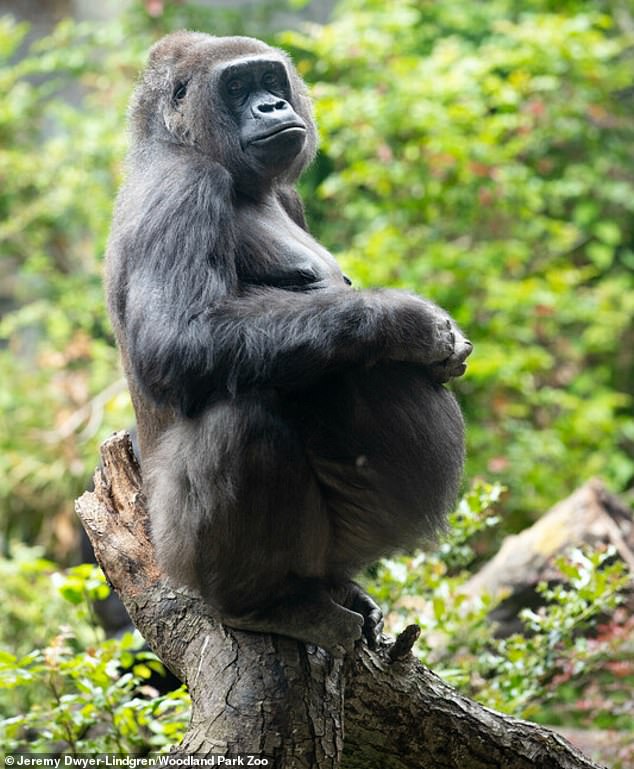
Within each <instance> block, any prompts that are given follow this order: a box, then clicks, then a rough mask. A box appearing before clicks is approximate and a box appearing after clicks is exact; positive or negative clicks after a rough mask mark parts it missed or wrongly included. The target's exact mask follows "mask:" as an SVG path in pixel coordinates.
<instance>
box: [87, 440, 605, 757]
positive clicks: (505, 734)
mask: <svg viewBox="0 0 634 769" xmlns="http://www.w3.org/2000/svg"><path fill="white" fill-rule="evenodd" d="M102 460H103V469H102V470H98V471H97V473H96V474H95V490H94V491H93V492H86V493H85V494H84V495H83V496H82V497H81V498H80V499H79V500H77V512H78V514H79V516H80V518H81V520H82V522H83V524H84V527H85V528H86V531H87V533H88V536H89V537H90V540H91V542H92V544H93V547H94V550H95V554H96V556H97V560H98V562H99V564H100V565H101V567H102V568H103V570H104V572H105V573H106V575H107V578H108V580H109V581H110V583H111V584H112V586H113V587H114V588H115V589H116V590H117V592H118V593H119V595H120V596H121V599H122V600H123V602H124V604H125V606H126V608H127V610H128V612H129V614H130V617H131V618H132V620H133V621H134V623H135V625H136V626H137V627H138V629H139V631H140V632H141V633H142V634H143V636H144V637H145V638H146V640H147V642H148V643H149V644H150V646H151V647H152V648H153V649H154V651H155V652H156V654H157V655H158V656H159V657H160V658H161V659H162V660H163V661H164V663H165V664H166V665H167V666H168V667H169V668H170V669H171V670H172V671H173V672H174V673H175V674H176V675H177V676H178V677H179V678H180V679H182V680H183V681H185V682H186V683H187V685H188V687H189V690H190V693H191V698H192V720H191V724H190V726H189V730H188V732H187V734H186V736H185V738H184V740H183V742H182V743H181V745H179V746H178V747H176V748H175V749H174V754H175V755H191V754H197V755H199V756H201V755H206V756H209V755H211V754H220V755H222V756H225V757H235V756H237V755H238V754H251V755H253V756H257V757H259V758H267V759H268V763H261V764H260V766H267V767H269V768H270V767H274V768H275V769H330V768H331V767H332V768H334V767H338V766H340V765H341V766H345V767H349V768H350V767H352V768H354V767H359V768H361V767H363V769H375V768H376V769H414V768H415V769H484V768H485V767H487V768H490V767H500V768H503V769H535V768H536V767H539V769H586V768H587V769H590V768H591V767H594V768H595V769H597V767H598V765H597V764H595V763H593V762H592V761H590V760H588V759H587V758H585V757H584V756H583V755H582V754H581V753H579V752H578V751H577V750H575V749H574V748H573V747H572V746H571V745H570V744H569V743H567V742H566V741H565V740H564V739H563V738H562V737H560V736H558V735H557V734H555V733H554V732H551V731H549V730H547V729H543V728H541V727H538V726H536V725H534V724H531V723H528V722H525V721H520V720H517V719H514V718H510V717H508V716H503V715H501V714H498V713H495V712H493V711H491V710H488V709H487V708H484V707H482V706H481V705H478V704H477V703H475V702H473V701H471V700H468V699H467V698H465V697H463V696H461V695H460V694H458V693H457V692H456V691H455V690H454V689H452V688H451V687H450V686H448V685H447V684H445V683H444V682H443V681H441V680H440V679H439V678H438V677H437V676H435V675H434V674H433V673H432V672H431V671H430V670H428V669H427V668H425V667H424V666H422V665H421V664H420V663H419V662H418V661H417V660H416V659H415V658H414V657H413V656H412V654H411V653H410V650H411V647H412V645H413V643H414V641H415V640H416V638H417V636H418V632H419V631H418V629H417V628H415V627H411V628H408V629H407V630H406V631H405V633H403V634H402V635H401V636H400V637H399V639H397V641H396V643H394V642H393V641H391V640H390V639H387V638H384V640H383V642H382V644H381V646H380V648H379V649H378V650H377V651H370V650H369V649H368V648H367V647H366V646H365V645H361V646H359V647H358V649H357V650H356V651H355V653H354V654H353V655H351V656H350V657H349V658H347V659H345V660H344V661H342V660H337V659H333V658H332V657H330V655H328V654H327V653H326V652H324V651H323V650H322V649H320V648H318V647H314V646H310V645H304V644H302V643H299V642H297V641H294V640H292V639H290V638H284V637H281V636H272V635H265V634H259V633H249V632H245V631H238V630H233V629H230V628H226V627H224V626H223V625H221V624H220V623H219V622H218V621H217V620H216V619H214V617H213V616H211V615H210V614H209V611H208V608H207V607H206V605H205V604H204V603H203V602H202V600H201V599H200V598H199V597H198V596H197V595H195V594H193V593H191V592H185V591H182V590H178V591H177V590H174V589H173V588H172V587H170V585H169V584H168V583H167V581H166V580H165V578H164V577H163V576H162V575H161V573H160V571H159V569H158V567H157V564H156V561H155V558H154V551H153V547H152V543H151V540H150V537H149V521H148V516H147V511H146V509H145V501H144V498H143V492H142V488H141V474H140V470H139V467H138V465H137V463H136V461H135V459H134V456H133V454H132V450H131V445H130V441H129V437H128V436H127V435H126V434H125V433H118V434H117V435H115V436H113V437H112V438H110V439H109V440H107V441H106V442H105V443H104V445H103V446H102ZM344 693H345V696H344ZM344 717H345V741H344Z"/></svg>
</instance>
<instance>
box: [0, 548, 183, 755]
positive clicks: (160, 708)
mask: <svg viewBox="0 0 634 769" xmlns="http://www.w3.org/2000/svg"><path fill="white" fill-rule="evenodd" d="M0 569H1V571H2V574H3V577H5V578H7V582H6V583H5V580H4V579H3V587H2V589H3V590H5V589H6V590H7V594H6V595H2V598H3V600H4V599H6V602H5V603H4V604H3V605H4V606H5V607H6V608H7V609H8V613H7V615H6V617H5V620H6V622H5V625H4V626H5V627H6V636H5V637H3V638H2V644H0V741H1V742H2V745H3V747H4V748H5V750H8V751H15V750H27V751H30V752H35V753H37V752H41V753H45V752H50V751H52V750H60V751H64V752H69V753H106V752H116V753H136V752H147V751H148V750H153V751H156V750H161V749H162V748H167V747H169V746H171V745H174V744H176V743H178V741H179V740H180V739H181V737H182V735H183V733H184V731H185V729H186V726H187V721H188V719H189V698H188V696H187V693H186V691H185V689H184V687H183V688H181V689H179V690H177V691H174V692H170V693H169V694H167V695H165V696H159V695H158V693H157V691H156V690H155V689H154V688H153V687H151V686H149V685H148V684H147V683H146V682H147V679H149V678H150V676H151V675H152V674H153V673H154V674H158V675H162V674H164V668H163V665H162V664H161V662H160V661H159V660H158V659H157V658H156V656H155V655H154V654H152V653H151V652H148V651H144V650H143V649H142V648H141V647H142V644H143V642H142V639H141V638H140V637H139V636H138V635H136V634H135V635H132V634H130V633H127V634H125V635H124V636H123V637H121V638H118V639H109V640H104V639H103V633H102V631H101V630H100V629H99V628H98V627H97V626H96V625H95V624H91V621H90V618H91V617H92V601H94V600H97V599H101V598H105V597H106V595H107V594H108V592H109V589H108V587H107V586H106V584H105V580H104V578H103V575H102V574H101V572H100V571H99V570H98V569H97V568H96V567H94V566H90V565H88V564H84V565H82V566H79V567H75V568H74V569H70V570H69V571H68V572H67V573H66V574H65V575H62V574H59V573H57V574H56V573H51V571H52V568H51V564H49V563H47V562H45V561H42V560H30V561H29V560H26V559H24V560H19V561H0ZM45 577H48V581H45V579H44V578H45ZM51 577H52V579H51ZM26 579H31V580H35V585H33V584H32V586H31V590H33V589H34V588H35V590H34V594H33V597H32V598H31V600H29V601H22V600H21V595H20V588H21V586H22V581H23V580H26ZM5 584H6V586H5ZM16 588H18V590H17V591H16ZM65 601H68V602H70V604H71V605H72V611H71V612H70V616H71V617H72V622H73V626H72V627H71V626H70V625H69V624H67V621H66V620H63V619H62V618H63V617H64V616H65V615H66V614H68V613H69V612H68V608H69V607H68V604H66V605H65V606H64V603H65ZM25 611H28V617H27V616H25V615H24V612H25ZM43 632H46V633H47V638H46V641H43V640H42V633H43ZM26 649H28V651H26Z"/></svg>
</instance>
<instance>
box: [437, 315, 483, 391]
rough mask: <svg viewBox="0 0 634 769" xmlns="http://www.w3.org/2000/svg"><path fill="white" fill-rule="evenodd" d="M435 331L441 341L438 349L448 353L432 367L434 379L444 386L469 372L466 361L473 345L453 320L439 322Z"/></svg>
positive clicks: (446, 319)
mask: <svg viewBox="0 0 634 769" xmlns="http://www.w3.org/2000/svg"><path fill="white" fill-rule="evenodd" d="M435 331H436V334H437V336H438V340H439V343H438V348H439V349H442V348H443V347H444V348H445V349H446V350H447V351H448V355H447V356H446V357H445V358H443V359H442V360H440V361H439V362H437V363H434V364H433V365H431V366H430V371H431V375H432V377H433V379H434V380H435V381H436V382H439V383H441V384H442V383H443V382H448V381H449V380H450V379H453V378H454V377H459V376H462V375H463V374H464V372H465V371H466V370H467V364H466V363H465V361H466V359H467V358H468V357H469V355H471V352H472V350H473V345H472V344H471V342H470V341H469V340H468V339H465V337H464V336H463V335H462V333H461V331H460V329H459V328H458V326H456V324H455V323H454V322H453V321H452V320H451V318H447V317H445V318H443V319H441V320H439V321H438V323H437V325H436V328H435Z"/></svg>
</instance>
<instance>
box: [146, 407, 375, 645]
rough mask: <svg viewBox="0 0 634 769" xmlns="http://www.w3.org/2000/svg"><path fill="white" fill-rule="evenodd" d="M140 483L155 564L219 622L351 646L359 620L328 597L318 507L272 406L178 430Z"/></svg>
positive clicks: (219, 415) (324, 528)
mask: <svg viewBox="0 0 634 769" xmlns="http://www.w3.org/2000/svg"><path fill="white" fill-rule="evenodd" d="M144 473H145V477H146V483H147V489H148V499H149V508H150V513H151V517H152V532H153V539H154V542H155V545H156V549H157V555H158V559H159V563H160V564H161V566H162V567H163V568H164V569H165V571H166V572H167V573H168V574H169V575H170V576H171V577H172V578H173V579H175V580H176V581H177V582H181V583H183V584H187V585H190V586H192V587H194V588H197V589H199V590H200V592H201V593H202V595H203V597H204V598H205V600H206V601H207V602H208V603H209V604H210V606H212V607H213V608H214V609H215V611H217V612H218V613H219V614H220V615H221V617H222V619H223V621H224V622H226V624H228V625H230V626H232V627H238V628H242V629H248V630H256V631H262V632H275V633H279V634H282V635H290V636H292V637H294V638H298V639H301V640H304V641H309V642H312V643H315V644H318V645H320V646H323V647H325V648H327V649H328V650H329V651H331V652H333V653H341V652H343V651H346V650H349V649H351V648H352V646H353V644H354V642H355V640H357V639H358V638H359V637H360V635H361V628H362V626H363V617H362V616H361V615H360V614H359V613H357V612H356V611H351V610H349V609H346V608H344V607H343V606H342V605H340V604H338V603H336V602H335V601H334V600H333V598H332V597H331V595H330V593H329V591H328V583H327V582H326V580H325V577H326V576H327V575H326V570H325V563H326V553H327V551H328V545H329V537H330V523H329V520H328V516H327V512H326V508H325V505H324V504H323V500H322V497H321V492H320V490H319V488H318V485H317V482H316V479H315V476H314V473H313V472H312V470H311V469H310V466H309V464H308V461H307V458H306V452H305V449H304V447H303V445H302V443H301V440H300V437H299V435H298V434H297V431H296V430H295V428H294V427H293V425H292V424H291V422H290V421H289V420H288V419H287V418H286V417H285V416H284V415H283V414H282V413H281V409H280V406H279V402H278V400H277V398H276V397H275V396H271V397H270V398H269V399H268V400H267V401H265V400H264V399H263V398H262V397H258V398H257V399H256V398H249V397H244V398H238V399H236V400H234V401H231V402H221V403H219V404H216V405H214V406H212V407H210V408H209V409H207V410H206V411H205V412H204V413H203V414H202V415H201V416H200V417H199V418H197V419H195V420H190V421H188V422H184V421H183V422H182V423H179V424H178V425H177V426H175V427H173V428H171V429H170V430H169V431H168V432H167V433H166V434H165V436H164V437H163V439H162V441H161V444H160V446H159V448H158V450H157V451H156V452H155V453H154V455H153V456H152V457H151V458H150V459H148V460H147V462H146V463H145V464H144ZM361 608H362V607H361Z"/></svg>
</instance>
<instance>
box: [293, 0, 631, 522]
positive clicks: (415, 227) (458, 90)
mask: <svg viewBox="0 0 634 769" xmlns="http://www.w3.org/2000/svg"><path fill="white" fill-rule="evenodd" d="M555 6H556V7H555ZM519 7H520V6H518V4H516V3H513V2H507V0H495V1H494V2H489V3H479V2H477V1H476V0H450V1H449V2H446V3H420V2H413V0H396V2H394V3H390V4H389V5H386V4H384V3H379V2H376V1H374V0H354V1H353V2H343V3H341V4H340V6H339V14H338V16H337V18H336V20H335V21H334V22H333V23H332V24H329V25H327V26H325V27H323V28H311V30H310V33H309V34H305V35H300V34H297V33H292V34H286V35H284V36H283V38H282V40H283V42H284V43H285V44H286V45H287V46H289V47H291V49H292V50H293V51H294V57H295V60H296V62H297V63H298V66H299V68H300V70H301V71H302V73H303V74H304V76H305V77H306V78H307V79H308V80H309V81H310V82H311V83H312V84H313V89H312V90H313V94H314V96H315V98H316V111H317V117H318V121H319V124H320V127H321V132H322V139H323V142H322V152H323V154H322V156H321V157H320V159H319V161H318V163H317V164H316V166H315V168H314V169H313V171H312V173H311V174H310V175H309V177H308V179H307V181H306V185H305V192H306V198H307V200H308V203H309V213H310V214H311V219H312V223H313V225H314V229H315V230H316V232H317V235H318V237H320V238H321V239H322V240H324V241H325V242H326V243H327V244H329V245H330V246H331V247H332V248H333V250H334V251H335V252H338V253H339V255H340V257H341V258H342V261H343V263H344V265H345V268H346V270H347V271H348V273H349V274H351V275H352V276H353V278H354V279H355V282H356V283H357V284H361V285H387V284H391V285H396V286H400V287H404V288H409V289H413V290H416V291H419V292H420V293H422V294H426V295H428V296H430V297H432V298H433V299H435V300H437V301H438V302H439V303H440V304H441V305H444V306H446V307H447V308H448V309H449V310H450V311H451V312H452V313H453V314H454V315H455V316H456V318H457V319H458V320H459V322H460V323H461V324H462V325H463V326H464V328H465V329H466V331H467V333H468V335H469V336H470V337H471V338H472V339H473V341H474V343H475V352H474V354H473V356H472V358H471V359H470V365H469V370H468V373H467V377H466V379H465V380H464V381H461V382H460V383H458V384H457V385H456V389H457V391H458V393H459V395H460V398H461V400H462V402H463V405H464V408H465V411H466V415H467V420H468V439H469V447H470V452H469V474H470V475H474V474H481V475H484V476H489V477H491V476H494V477H498V478H499V479H500V480H501V481H502V482H503V483H504V484H505V485H507V486H509V488H510V489H511V491H512V492H513V493H512V494H511V495H510V497H509V505H512V506H513V507H514V508H516V509H518V512H519V513H521V514H522V516H521V518H520V519H518V520H517V521H516V524H515V525H518V523H520V522H521V521H525V520H526V517H527V516H526V514H527V513H529V514H530V515H535V513H536V512H539V511H542V510H543V509H544V508H546V507H547V506H548V505H549V504H551V503H552V502H554V501H555V500H557V499H558V498H561V497H562V496H565V495H566V494H567V493H569V491H570V490H571V489H572V488H573V487H574V486H576V485H578V484H579V483H581V482H583V481H584V480H586V479H587V478H588V477H589V476H591V475H595V474H601V475H603V476H604V477H606V478H607V479H608V480H609V481H611V482H612V483H613V484H614V485H615V486H616V487H619V488H623V487H624V486H626V485H627V484H628V482H629V481H630V480H631V478H632V472H633V468H634V465H633V464H632V457H631V450H632V445H633V440H634V422H633V420H632V418H631V411H630V409H631V405H632V401H631V392H630V390H631V388H630V385H629V383H630V382H631V378H632V374H633V373H634V354H633V351H634V344H632V341H633V340H634V336H633V335H632V334H633V329H632V316H633V311H634V291H633V290H632V289H633V288H634V285H633V284H634V280H633V277H632V276H633V275H634V270H633V268H634V225H633V222H634V217H633V215H632V214H633V212H634V163H633V159H634V153H633V151H632V147H634V120H632V117H633V114H632V101H631V97H630V98H627V96H626V93H627V92H626V91H624V90H623V89H626V88H628V87H629V86H631V57H628V51H629V50H630V49H631V45H632V42H633V41H632V38H631V35H630V36H629V37H628V35H627V34H626V31H624V30H620V29H619V28H618V27H617V26H616V22H615V20H614V18H612V17H611V16H610V15H609V14H608V13H607V12H600V11H599V8H600V6H599V5H597V4H595V3H589V4H579V3H566V4H565V5H562V4H552V3H545V2H538V1H537V0H536V1H535V2H531V3H528V4H521V12H520V11H518V10H517V9H518V8H519Z"/></svg>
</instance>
